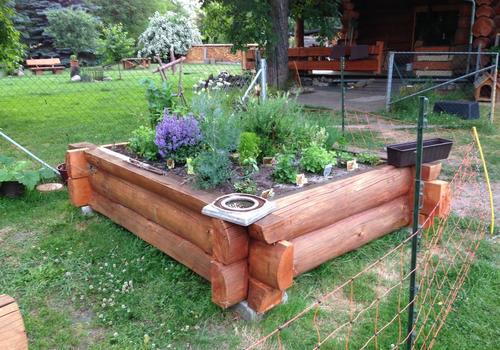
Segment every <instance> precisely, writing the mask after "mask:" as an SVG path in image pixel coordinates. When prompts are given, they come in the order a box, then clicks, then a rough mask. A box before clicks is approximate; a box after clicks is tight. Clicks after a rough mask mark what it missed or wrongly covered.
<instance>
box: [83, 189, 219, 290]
mask: <svg viewBox="0 0 500 350" xmlns="http://www.w3.org/2000/svg"><path fill="white" fill-rule="evenodd" d="M90 206H91V207H92V209H94V210H95V211H97V212H99V213H101V214H103V215H105V216H107V217H108V218H110V219H111V220H112V221H113V222H115V223H117V224H118V225H120V226H122V227H124V228H126V229H127V230H129V231H130V232H132V233H134V234H135V235H137V236H138V237H140V238H141V239H143V240H144V241H146V242H148V243H149V244H151V245H153V246H155V247H156V248H158V249H160V250H161V251H162V252H164V253H165V254H167V255H168V256H170V257H172V258H173V259H175V260H177V261H178V262H180V263H182V264H184V265H185V266H187V267H188V268H190V269H191V270H193V271H194V272H196V273H197V274H198V275H200V276H202V277H204V278H206V279H207V280H209V281H210V279H211V278H210V263H211V260H212V257H211V256H210V255H208V254H207V253H205V252H204V251H203V250H202V249H200V248H198V247H197V246H196V245H194V244H193V243H191V242H189V241H188V240H186V239H183V238H181V237H179V236H178V235H176V234H175V233H173V232H172V231H170V230H167V229H166V228H164V227H162V226H160V225H158V224H155V223H154V222H152V221H150V220H148V219H146V218H145V217H143V216H142V215H140V214H138V213H136V212H135V211H133V210H131V209H129V208H127V207H124V206H123V205H121V204H118V203H115V202H113V201H111V200H109V199H107V198H106V197H104V196H102V195H100V194H98V193H95V192H94V193H93V195H92V200H91V203H90Z"/></svg>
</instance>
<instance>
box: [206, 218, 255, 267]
mask: <svg viewBox="0 0 500 350" xmlns="http://www.w3.org/2000/svg"><path fill="white" fill-rule="evenodd" d="M212 226H213V232H212V234H211V238H212V255H213V257H214V259H215V260H217V261H219V262H221V263H223V264H225V265H229V264H232V263H235V262H237V261H240V260H242V259H245V258H246V257H247V256H248V241H249V238H248V233H247V229H246V227H243V226H239V225H232V224H230V225H227V223H226V222H225V221H222V220H218V219H212Z"/></svg>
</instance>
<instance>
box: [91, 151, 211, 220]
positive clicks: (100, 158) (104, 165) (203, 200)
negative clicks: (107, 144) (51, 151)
mask: <svg viewBox="0 0 500 350" xmlns="http://www.w3.org/2000/svg"><path fill="white" fill-rule="evenodd" d="M85 153H86V156H87V161H88V162H89V163H90V164H91V165H93V166H95V167H96V168H97V169H101V170H104V171H106V172H108V173H110V174H113V175H115V176H117V177H119V178H122V179H124V180H127V181H129V182H130V183H133V184H136V185H138V186H140V187H142V188H145V189H147V190H149V191H151V192H154V193H157V194H159V195H161V196H164V197H166V198H169V199H170V200H171V201H174V202H176V203H179V204H181V205H183V206H186V207H188V208H190V209H192V210H194V211H198V212H201V209H202V208H203V207H204V206H205V205H207V204H208V203H210V202H212V201H213V200H214V199H215V198H216V196H215V195H213V194H209V193H207V192H204V191H198V190H193V189H191V188H190V187H189V186H188V185H185V184H183V183H182V182H181V180H180V179H176V178H175V176H174V175H173V174H172V175H170V176H168V177H167V176H162V175H157V174H153V173H151V172H149V171H147V170H144V169H140V168H137V167H135V166H133V165H131V164H128V163H127V162H125V159H128V157H126V156H123V155H120V154H118V153H116V152H113V151H110V150H105V149H101V148H96V149H91V150H87V151H86V152H85Z"/></svg>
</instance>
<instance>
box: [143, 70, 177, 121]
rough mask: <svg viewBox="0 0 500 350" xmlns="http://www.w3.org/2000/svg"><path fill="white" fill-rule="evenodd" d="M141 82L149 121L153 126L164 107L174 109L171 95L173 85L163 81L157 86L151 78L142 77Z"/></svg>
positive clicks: (160, 117) (159, 118)
mask: <svg viewBox="0 0 500 350" xmlns="http://www.w3.org/2000/svg"><path fill="white" fill-rule="evenodd" d="M141 84H142V85H144V86H145V87H146V100H147V101H148V110H149V123H150V125H151V128H155V127H156V125H157V124H158V123H159V122H160V121H161V119H162V117H163V113H164V110H165V109H169V110H174V109H175V102H174V97H173V96H172V90H173V85H172V83H170V82H167V81H164V82H162V83H161V85H160V86H159V87H158V86H157V85H156V83H155V82H154V81H153V80H151V79H144V80H142V81H141Z"/></svg>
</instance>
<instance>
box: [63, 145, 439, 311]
mask: <svg viewBox="0 0 500 350" xmlns="http://www.w3.org/2000/svg"><path fill="white" fill-rule="evenodd" d="M75 147H76V149H70V150H69V151H68V152H67V159H66V164H67V167H68V174H69V181H68V185H69V194H70V199H71V202H72V204H73V205H74V206H77V207H81V206H86V205H89V206H91V207H92V209H94V210H95V211H97V212H99V213H101V214H103V215H105V216H107V217H108V218H110V219H111V220H113V221H114V222H116V223H117V224H119V225H121V226H123V227H125V228H126V229H128V230H129V231H131V232H133V233H134V234H136V235H137V236H139V237H140V238H142V239H143V240H145V241H147V242H148V243H150V244H152V245H154V246H155V247H157V248H158V249H160V250H162V251H163V252H164V253H166V254H167V255H169V256H170V257H172V258H174V259H175V260H177V261H179V262H180V263H182V264H184V265H186V266H187V267H188V268H190V269H191V270H193V271H194V272H196V273H197V274H199V275H200V276H202V277H204V278H205V279H206V280H208V281H209V282H210V283H211V286H212V300H213V302H214V303H216V304H217V305H219V306H221V307H223V308H227V307H229V306H231V305H235V304H236V303H238V302H240V301H243V300H247V301H248V304H249V305H250V307H252V308H253V309H254V310H256V311H257V312H260V313H262V312H265V311H267V310H269V309H270V308H272V307H274V306H275V305H277V304H279V303H280V302H281V300H282V298H283V294H284V292H285V291H286V289H287V288H289V287H290V286H291V285H292V283H293V278H294V277H295V276H298V275H300V274H302V273H304V272H306V271H308V270H311V269H313V268H314V267H316V266H319V265H320V264H322V263H324V262H325V261H328V260H330V259H332V258H335V257H337V256H339V255H342V254H344V253H347V252H349V251H351V250H354V249H357V248H358V247H360V246H362V245H364V244H366V243H368V242H370V241H372V240H374V239H376V238H378V237H381V236H383V235H385V234H388V233H390V232H393V231H394V230H397V229H399V228H401V227H404V226H407V225H409V224H410V218H411V210H410V195H411V192H412V191H411V187H412V183H413V177H412V176H413V175H412V174H413V172H412V169H411V168H395V167H393V166H389V165H382V166H377V167H375V168H373V169H370V170H367V171H364V172H358V173H356V174H353V175H352V176H349V177H346V178H343V179H339V180H337V181H331V182H328V183H324V184H319V185H316V186H313V187H311V188H309V189H304V190H302V191H300V192H295V193H288V194H284V195H282V196H279V197H278V198H275V199H274V200H273V202H274V204H275V205H276V207H277V209H276V211H274V212H273V213H272V214H270V215H268V216H266V217H265V218H263V219H261V220H259V221H257V222H256V223H254V224H252V225H250V226H249V227H243V226H239V225H235V224H231V223H228V222H225V221H223V220H219V219H213V218H209V217H207V216H205V215H203V214H202V213H201V211H202V209H203V207H204V206H205V205H207V204H209V203H211V202H212V201H214V200H215V198H216V197H217V196H218V194H216V193H210V192H207V191H201V190H196V189H193V188H192V187H191V186H190V185H189V184H187V183H185V182H183V180H182V178H179V177H178V176H175V175H168V176H165V175H160V174H155V173H152V172H150V171H147V170H145V169H141V168H138V167H137V166H134V165H133V164H130V163H129V162H128V157H127V156H125V155H123V154H120V153H117V152H115V151H112V150H111V149H110V148H111V147H114V146H102V147H97V146H95V145H92V144H79V145H75V146H73V148H75ZM424 174H428V175H426V176H427V178H428V179H429V178H430V177H432V180H435V177H436V176H437V175H436V174H439V170H436V169H435V167H433V168H432V171H427V172H424ZM443 184H446V183H444V182H442V183H438V184H437V185H436V186H434V192H435V191H436V189H437V190H439V191H441V192H439V191H438V192H437V195H438V197H439V196H440V195H441V194H442V193H444V192H443V191H444V190H443V188H445V186H444V185H443ZM426 187H429V188H432V186H426ZM434 192H433V196H434V197H433V198H434V199H435V198H436V197H435V195H436V193H434ZM439 198H440V197H439ZM434 199H433V200H434ZM427 204H428V205H427V207H429V208H430V207H432V203H430V202H428V203H427ZM427 214H428V215H434V214H435V213H434V212H433V211H432V210H429V211H428V212H427ZM439 214H440V215H441V214H443V215H444V214H446V213H445V210H444V209H443V211H442V213H441V212H440V213H439ZM423 219H424V218H423Z"/></svg>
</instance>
